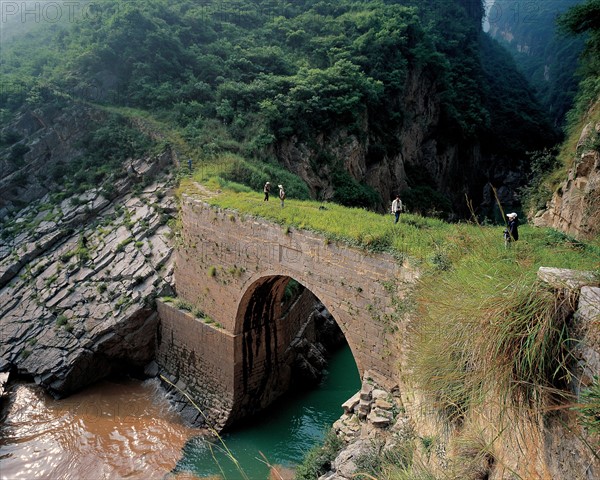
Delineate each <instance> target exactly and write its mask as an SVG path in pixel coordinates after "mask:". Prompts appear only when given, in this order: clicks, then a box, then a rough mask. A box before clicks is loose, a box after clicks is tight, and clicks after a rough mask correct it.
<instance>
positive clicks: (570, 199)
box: [533, 123, 600, 239]
mask: <svg viewBox="0 0 600 480" xmlns="http://www.w3.org/2000/svg"><path fill="white" fill-rule="evenodd" d="M599 136H600V123H595V124H594V123H588V124H587V125H586V127H585V128H584V129H583V131H582V133H581V137H580V139H579V142H578V143H577V152H576V156H575V161H574V162H573V166H572V167H571V169H570V170H569V173H568V177H567V179H566V180H565V181H564V182H563V183H562V184H561V185H560V187H559V188H558V189H557V190H556V192H554V195H553V196H552V199H551V200H550V201H549V202H548V204H547V206H546V208H545V209H544V210H541V211H539V212H537V214H536V215H535V218H534V219H533V223H534V224H535V225H537V226H544V227H552V228H556V229H557V230H561V231H563V232H565V233H567V234H569V235H573V236H574V237H576V238H580V239H589V238H593V237H595V236H597V235H600V206H599V199H600V152H598V150H597V147H596V149H594V148H591V147H590V145H589V143H590V142H592V144H593V139H594V138H595V139H598V138H599Z"/></svg>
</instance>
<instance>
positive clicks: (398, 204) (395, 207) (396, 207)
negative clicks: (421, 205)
mask: <svg viewBox="0 0 600 480" xmlns="http://www.w3.org/2000/svg"><path fill="white" fill-rule="evenodd" d="M401 211H402V200H400V195H396V199H395V200H394V201H393V202H392V213H393V214H394V215H395V216H396V221H395V222H394V223H398V220H400V212H401Z"/></svg>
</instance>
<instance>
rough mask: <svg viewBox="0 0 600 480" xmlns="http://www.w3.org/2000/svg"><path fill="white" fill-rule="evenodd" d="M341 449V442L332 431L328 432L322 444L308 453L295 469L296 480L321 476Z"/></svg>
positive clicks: (307, 479) (311, 479)
mask: <svg viewBox="0 0 600 480" xmlns="http://www.w3.org/2000/svg"><path fill="white" fill-rule="evenodd" d="M342 447H343V440H341V439H340V438H338V436H337V435H336V434H335V432H334V431H333V430H330V431H329V432H328V433H327V434H326V436H325V440H324V442H323V445H322V446H321V445H317V446H315V447H314V448H312V449H311V450H309V451H308V453H307V454H306V456H305V457H304V460H303V461H302V463H301V464H300V465H298V467H297V468H296V476H295V478H296V480H314V479H315V478H319V477H320V476H321V475H323V474H324V473H325V472H327V470H329V467H330V466H331V462H332V461H333V460H334V459H335V457H336V456H337V454H338V452H339V451H340V450H341V448H342Z"/></svg>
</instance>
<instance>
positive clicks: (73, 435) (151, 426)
mask: <svg viewBox="0 0 600 480" xmlns="http://www.w3.org/2000/svg"><path fill="white" fill-rule="evenodd" d="M161 392H162V393H161ZM1 420H2V423H1V424H0V478H1V479H2V480H31V479H49V480H58V479H61V480H62V479H65V480H66V479H74V480H75V479H76V480H83V479H85V480H88V479H89V480H102V479H119V478H127V479H144V480H147V479H155V478H156V479H162V478H165V477H168V478H175V476H172V475H170V474H169V472H170V471H171V470H172V469H173V468H174V467H175V465H176V464H177V462H178V460H179V459H180V458H181V455H182V453H181V452H182V449H183V446H184V445H185V443H186V441H188V440H189V439H190V438H191V437H193V436H195V435H199V434H201V433H202V431H200V430H195V429H192V428H188V427H186V426H185V425H183V424H182V422H181V421H180V420H179V418H178V417H177V415H176V414H175V413H174V412H172V411H171V410H170V409H169V404H168V402H167V400H166V399H165V398H164V392H163V391H162V390H161V389H160V387H159V383H158V381H157V380H147V381H144V382H139V381H134V380H106V381H102V382H100V383H98V384H96V385H94V386H92V387H90V388H87V389H86V390H85V391H84V392H82V393H79V394H75V395H73V396H71V397H69V398H67V399H64V400H54V399H53V398H52V397H51V396H49V395H47V394H46V393H45V392H44V391H43V390H42V389H41V388H39V387H37V386H36V385H33V384H25V385H15V386H13V387H12V388H11V393H10V396H9V398H8V399H7V401H6V400H5V402H4V405H3V409H2V417H1ZM177 477H179V478H183V476H181V477H180V476H177ZM185 477H186V478H190V476H185Z"/></svg>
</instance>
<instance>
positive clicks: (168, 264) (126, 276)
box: [0, 152, 176, 396]
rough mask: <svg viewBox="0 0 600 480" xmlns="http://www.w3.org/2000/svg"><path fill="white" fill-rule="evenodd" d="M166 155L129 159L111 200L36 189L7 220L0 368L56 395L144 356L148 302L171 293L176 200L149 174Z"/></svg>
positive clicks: (151, 336)
mask: <svg viewBox="0 0 600 480" xmlns="http://www.w3.org/2000/svg"><path fill="white" fill-rule="evenodd" d="M170 159H171V155H170V153H169V152H167V153H164V154H163V155H160V156H157V157H153V158H146V159H139V160H136V161H130V162H129V164H128V168H127V170H128V174H127V176H126V177H124V178H122V179H121V180H118V181H115V184H114V186H115V189H114V193H113V194H114V195H116V198H114V199H112V200H111V199H108V198H106V197H104V196H103V193H102V191H101V190H100V189H92V190H88V191H86V192H84V193H83V194H80V195H78V196H76V197H72V198H67V199H64V200H63V201H61V202H54V203H53V201H52V199H51V195H49V194H46V195H45V196H44V197H43V198H42V199H41V200H39V201H35V202H33V203H31V204H30V206H28V207H27V208H25V209H23V210H21V211H20V212H19V213H18V214H17V215H16V216H14V217H13V218H12V219H11V220H10V223H11V232H12V235H10V236H9V237H8V238H5V239H3V240H2V241H0V331H1V332H2V342H1V343H0V371H8V370H11V371H13V372H16V373H18V374H21V375H25V376H27V377H31V378H34V379H35V381H36V382H37V383H38V384H40V385H42V386H44V387H45V388H46V389H47V390H48V391H50V392H51V393H52V394H54V395H55V396H64V395H68V394H70V393H72V392H74V391H76V390H78V389H80V388H82V387H84V386H86V385H89V384H91V383H93V382H94V381H96V380H98V379H100V378H103V377H105V376H107V375H109V374H110V373H114V372H117V373H120V372H123V373H124V372H127V371H130V370H137V371H141V370H143V367H144V366H145V365H146V364H147V363H148V362H149V361H151V360H152V359H153V356H154V349H155V336H156V330H157V324H158V316H157V313H156V309H155V306H154V305H153V301H154V298H155V297H156V296H158V295H162V294H170V293H171V292H172V276H171V275H172V259H171V253H172V250H173V247H172V245H171V243H172V242H171V236H172V232H171V228H170V227H169V225H168V224H167V222H168V220H169V219H171V218H172V217H173V215H174V214H175V212H176V205H175V201H174V198H173V197H172V195H168V192H169V190H170V189H171V188H172V182H171V180H170V178H169V177H168V176H166V175H163V176H162V178H161V177H160V176H159V177H157V178H156V179H154V180H151V179H152V178H153V177H154V175H155V174H157V173H158V172H159V171H160V170H161V169H162V168H163V167H164V166H165V165H166V164H167V163H169V162H170ZM142 180H143V182H142ZM143 185H146V186H143ZM5 225H6V223H5Z"/></svg>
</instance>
